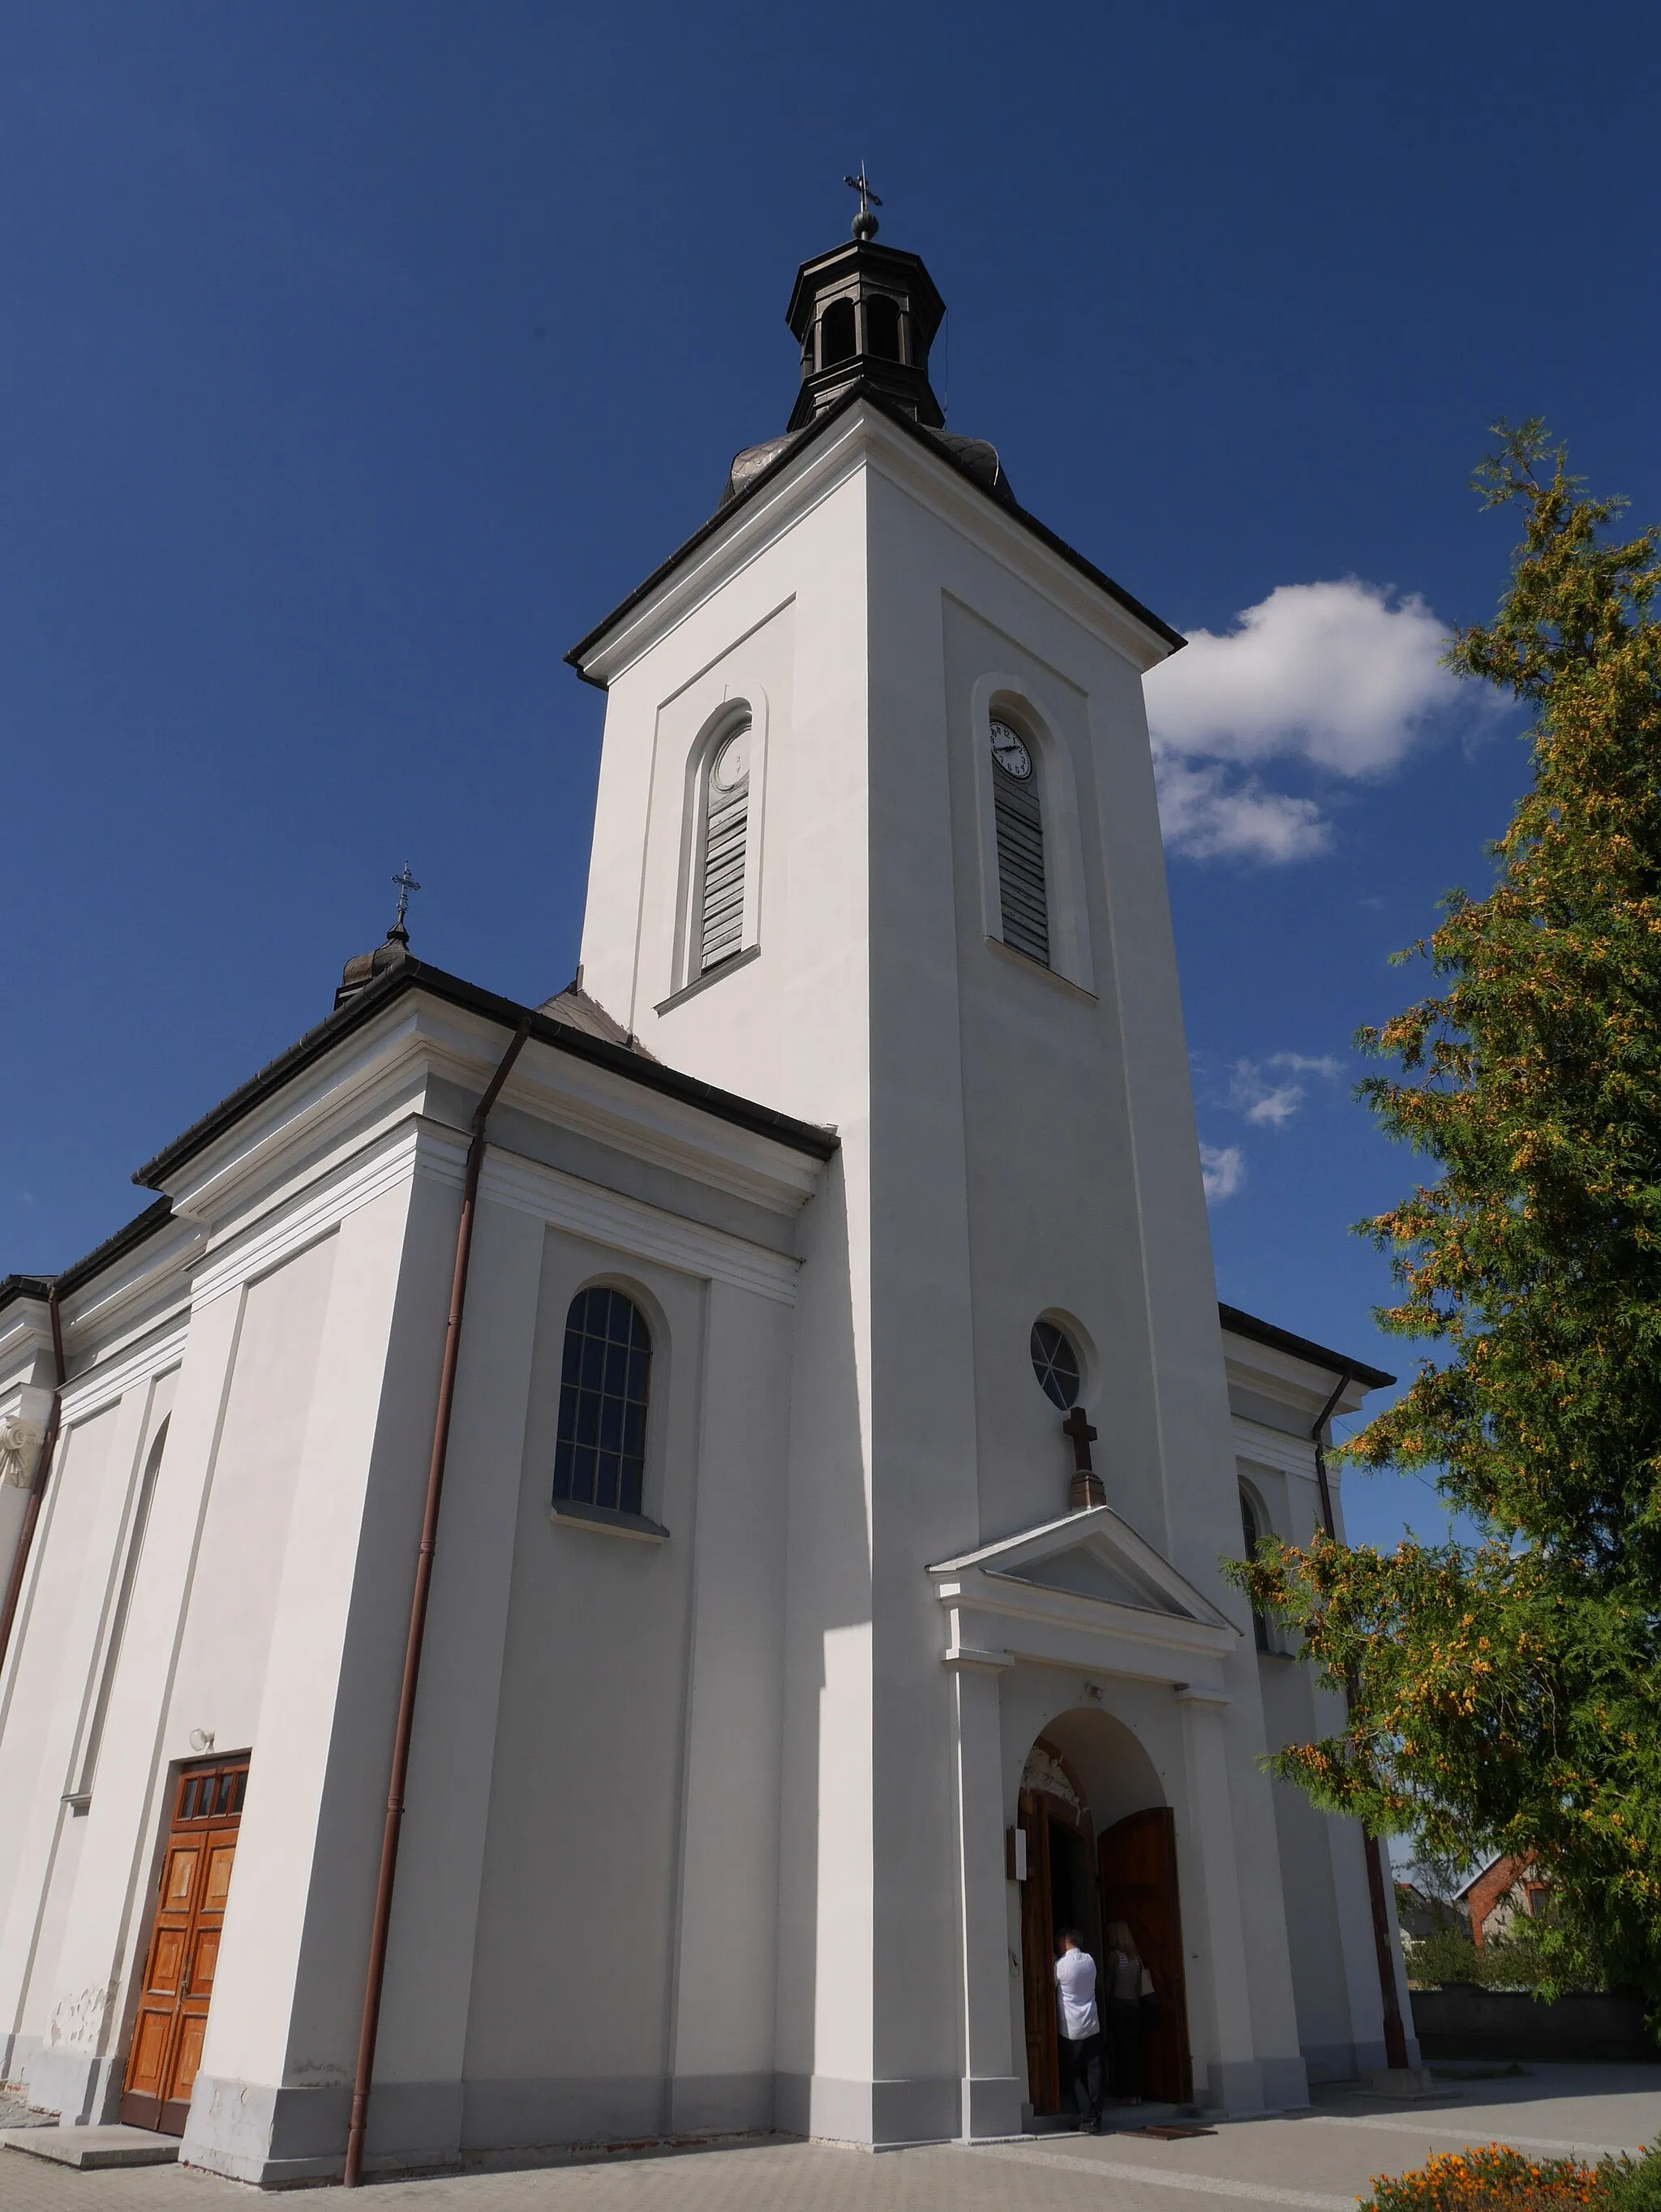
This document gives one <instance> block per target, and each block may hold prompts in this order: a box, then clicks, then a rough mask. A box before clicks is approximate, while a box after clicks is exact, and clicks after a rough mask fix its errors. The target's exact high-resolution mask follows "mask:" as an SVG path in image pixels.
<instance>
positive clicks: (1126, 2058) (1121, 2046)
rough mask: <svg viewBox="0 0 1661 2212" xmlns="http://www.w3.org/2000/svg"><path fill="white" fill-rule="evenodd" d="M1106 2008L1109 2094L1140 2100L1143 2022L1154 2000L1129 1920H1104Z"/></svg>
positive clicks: (1129, 2101) (1129, 2100)
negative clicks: (1105, 1938)
mask: <svg viewBox="0 0 1661 2212" xmlns="http://www.w3.org/2000/svg"><path fill="white" fill-rule="evenodd" d="M1103 1983H1104V1987H1103V1990H1102V1995H1103V1997H1104V1998H1105V2000H1106V2007H1107V2079H1108V2086H1109V2090H1110V2093H1111V2094H1112V2095H1113V2096H1115V2097H1123V2098H1124V2100H1125V2102H1126V2103H1127V2104H1131V2105H1139V2104H1140V2103H1141V2102H1142V2023H1143V2015H1144V2013H1145V2012H1148V2011H1150V2010H1151V2009H1152V2008H1153V2005H1154V2003H1155V1993H1154V1978H1153V1976H1152V1975H1151V1974H1150V1973H1149V1971H1148V1969H1147V1967H1146V1966H1143V1963H1142V1954H1141V1953H1140V1952H1139V1951H1138V1950H1137V1939H1136V1937H1135V1936H1133V1935H1132V1934H1131V1927H1130V1923H1129V1922H1128V1921H1125V1920H1112V1921H1109V1923H1107V1961H1106V1972H1105V1974H1104V1976H1103Z"/></svg>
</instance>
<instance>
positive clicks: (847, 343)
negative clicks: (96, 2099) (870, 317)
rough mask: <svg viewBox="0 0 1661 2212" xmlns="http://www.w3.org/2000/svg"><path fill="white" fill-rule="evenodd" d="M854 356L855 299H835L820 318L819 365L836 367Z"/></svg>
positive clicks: (821, 366)
mask: <svg viewBox="0 0 1661 2212" xmlns="http://www.w3.org/2000/svg"><path fill="white" fill-rule="evenodd" d="M853 356H854V335H853V301H852V300H833V301H831V303H830V305H829V307H827V308H826V310H825V312H824V313H823V314H822V315H821V317H820V318H819V366H820V368H835V366H836V364H837V362H840V361H852V359H853Z"/></svg>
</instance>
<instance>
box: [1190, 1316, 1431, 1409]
mask: <svg viewBox="0 0 1661 2212" xmlns="http://www.w3.org/2000/svg"><path fill="white" fill-rule="evenodd" d="M1217 1312H1218V1314H1219V1316H1221V1318H1222V1325H1223V1327H1224V1328H1225V1329H1227V1330H1228V1333H1229V1334H1230V1335H1231V1336H1245V1337H1249V1338H1250V1339H1251V1340H1252V1343H1253V1344H1266V1345H1268V1346H1269V1347H1270V1350H1271V1351H1274V1352H1290V1353H1291V1355H1292V1357H1293V1358H1294V1359H1306V1360H1307V1361H1308V1362H1309V1364H1310V1365H1311V1366H1312V1367H1325V1370H1327V1372H1328V1374H1329V1375H1348V1376H1352V1377H1353V1378H1354V1380H1355V1382H1357V1383H1366V1385H1367V1389H1369V1390H1387V1389H1389V1387H1390V1385H1391V1383H1393V1382H1394V1381H1395V1380H1396V1377H1395V1376H1393V1375H1386V1374H1385V1371H1384V1370H1383V1368H1382V1367H1369V1366H1368V1365H1367V1362H1366V1361H1365V1360H1364V1359H1351V1358H1349V1355H1348V1354H1347V1353H1345V1352H1329V1351H1328V1350H1327V1348H1326V1346H1325V1345H1324V1344H1312V1343H1311V1341H1310V1340H1309V1339H1308V1338H1307V1337H1306V1336H1294V1335H1293V1334H1292V1332H1291V1330H1290V1329H1289V1328H1276V1326H1275V1324H1274V1322H1272V1321H1259V1320H1258V1317H1257V1316H1256V1315H1255V1314H1249V1313H1242V1312H1241V1311H1240V1308H1239V1307H1238V1306H1226V1305H1224V1304H1222V1301H1221V1299H1219V1301H1218V1303H1217Z"/></svg>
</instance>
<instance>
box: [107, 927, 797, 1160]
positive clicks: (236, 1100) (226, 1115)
mask: <svg viewBox="0 0 1661 2212" xmlns="http://www.w3.org/2000/svg"><path fill="white" fill-rule="evenodd" d="M417 990H419V991H426V992H427V993H429V994H431V995H432V996H433V998H435V999H442V1000H444V1001H445V1002H446V1005H449V1006H463V1007H465V1008H466V1009H467V1011H468V1012H470V1013H476V1014H482V1015H483V1016H484V1017H485V1018H486V1019H487V1020H489V1021H494V1022H496V1023H498V1024H500V1026H501V1027H502V1028H503V1029H508V1030H511V1029H516V1028H517V1027H518V1024H519V1023H520V1022H522V1021H523V1022H525V1023H526V1024H528V1025H529V1030H530V1036H532V1037H533V1038H534V1039H535V1040H536V1042H537V1043H539V1044H547V1045H552V1046H553V1047H554V1048H555V1051H556V1052H566V1053H569V1054H571V1055H572V1057H573V1059H576V1060H591V1061H592V1062H593V1063H594V1064H595V1065H596V1066H600V1067H609V1068H610V1069H611V1070H612V1071H613V1073H615V1074H618V1075H621V1076H623V1077H624V1078H626V1079H627V1081H629V1082H630V1083H639V1084H641V1085H644V1086H645V1087H646V1090H648V1091H658V1092H660V1093H661V1094H662V1095H663V1096H664V1097H669V1098H677V1099H680V1100H681V1101H682V1103H685V1104H686V1105H688V1106H695V1107H698V1108H700V1109H702V1111H703V1112H705V1113H706V1114H713V1115H716V1116H717V1118H718V1120H721V1121H730V1122H732V1123H734V1124H735V1125H736V1126H737V1127H739V1128H741V1129H751V1130H754V1131H755V1133H756V1134H757V1135H758V1136H763V1137H771V1138H773V1139H774V1140H775V1141H776V1142H777V1143H779V1144H781V1145H788V1146H791V1148H792V1150H794V1151H796V1152H806V1153H808V1154H809V1155H810V1157H811V1158H815V1159H820V1160H827V1159H828V1158H830V1156H831V1154H832V1153H833V1152H835V1150H836V1147H837V1138H836V1133H835V1131H834V1130H833V1129H825V1128H821V1127H818V1126H817V1125H816V1124H815V1123H813V1122H810V1121H797V1120H796V1119H795V1118H794V1117H793V1116H792V1115H789V1114H780V1113H777V1112H775V1110H774V1109H773V1108H772V1107H771V1106H758V1105H756V1104H755V1102H754V1101H753V1100H751V1099H749V1098H740V1097H736V1096H735V1095H734V1093H733V1092H731V1091H719V1090H717V1088H716V1087H715V1085H713V1084H712V1083H700V1081H699V1080H698V1079H697V1078H696V1077H695V1076H691V1075H682V1074H681V1073H678V1072H677V1071H676V1069H674V1068H672V1067H665V1066H664V1064H663V1062H662V1061H661V1060H653V1059H652V1058H651V1057H650V1055H649V1054H646V1053H643V1052H638V1051H635V1050H633V1049H632V1048H630V1047H629V1046H627V1045H625V1044H614V1043H612V1042H610V1041H609V1039H607V1038H605V1037H602V1036H591V1035H589V1034H587V1033H586V1032H585V1031H584V1030H580V1029H578V1028H576V1027H574V1026H573V1024H570V1023H569V1022H566V1021H561V1020H560V1019H558V1018H556V1017H555V1016H553V1015H550V1014H548V1013H545V1012H538V1011H536V1009H533V1008H531V1007H530V1006H518V1005H517V1004H516V1003H515V1001H514V1000H512V999H504V998H501V997H499V996H498V994H496V993H495V992H494V991H485V990H482V989H481V988H480V987H479V986H478V985H477V984H476V983H467V982H464V981H463V980H462V978H461V977H460V976H459V975H446V973H445V971H444V970H443V969H441V968H429V967H428V966H427V963H426V962H425V961H422V960H415V959H412V958H411V957H410V956H409V954H408V953H403V954H401V957H399V958H398V960H397V962H396V963H394V964H393V965H392V966H391V967H389V968H388V969H386V970H385V973H384V974H382V975H378V976H377V977H376V978H375V980H374V981H373V982H372V983H370V984H368V985H367V987H365V988H364V989H363V990H361V991H359V992H357V993H356V994H355V995H354V996H353V997H352V998H350V999H349V1000H347V1002H346V1004H345V1005H344V1006H342V1007H340V1008H339V1009H338V1010H337V1011H336V1012H334V1013H332V1014H330V1016H329V1018H328V1019H327V1020H326V1021H322V1022H319V1023H318V1025H317V1027H316V1028H315V1029H314V1030H307V1031H306V1035H305V1036H303V1037H301V1038H300V1042H298V1043H297V1044H292V1045H290V1046H289V1048H288V1051H287V1052H285V1053H282V1054H279V1056H278V1057H277V1058H276V1060H272V1061H271V1062H270V1065H269V1066H265V1067H262V1068H261V1069H260V1071H259V1073H258V1075H255V1076H252V1077H251V1078H250V1079H249V1080H248V1081H247V1082H246V1083H245V1084H244V1085H242V1087H241V1089H240V1090H239V1091H233V1092H232V1093H231V1095H230V1097H228V1098H226V1099H223V1100H221V1103H220V1104H218V1105H217V1106H215V1108H214V1109H213V1110H212V1112H211V1113H209V1114H204V1115H203V1117H202V1119H201V1120H200V1121H196V1122H193V1123H192V1124H191V1127H189V1128H188V1129H186V1130H185V1133H184V1135H183V1136H181V1137H176V1138H175V1139H173V1143H172V1144H171V1145H169V1146H167V1148H166V1149H165V1150H164V1151H162V1152H158V1153H157V1154H156V1156H155V1158H154V1159H153V1160H147V1161H146V1162H145V1163H144V1164H143V1166H142V1168H140V1169H139V1170H138V1171H137V1173H136V1175H135V1176H134V1177H133V1181H134V1182H136V1183H142V1184H143V1185H145V1186H146V1187H147V1188H149V1189H151V1190H156V1189H159V1188H161V1182H160V1178H161V1176H166V1175H171V1174H172V1173H173V1170H175V1169H176V1168H179V1167H181V1166H182V1165H183V1164H184V1163H185V1161H186V1160H188V1159H191V1158H193V1157H194V1156H195V1154H197V1152H201V1151H203V1149H204V1148H205V1147H206V1146H209V1145H210V1144H211V1143H212V1142H213V1140H214V1139H215V1137H217V1136H219V1135H221V1133H223V1132H224V1131H225V1130H227V1129H228V1128H231V1127H233V1126H234V1124H235V1123H236V1122H238V1121H240V1120H241V1118H242V1116H243V1115H245V1114H246V1113H248V1112H250V1111H251V1110H252V1108H254V1107H255V1106H257V1105H258V1104H259V1103H260V1102H261V1101H262V1100H263V1099H266V1098H269V1097H270V1096H271V1094H272V1093H273V1092H274V1091H280V1090H281V1089H282V1086H283V1085H284V1084H285V1083H288V1082H290V1081H292V1080H293V1079H294V1077H295V1076H296V1075H298V1074H299V1073H300V1072H301V1070H302V1069H304V1068H306V1067H309V1066H312V1062H313V1061H315V1060H321V1059H322V1057H323V1055H324V1054H325V1053H327V1052H331V1051H332V1050H333V1049H334V1048H335V1046H336V1044H338V1043H339V1042H340V1041H341V1039H342V1038H343V1037H347V1036H351V1034H352V1032H353V1031H354V1030H359V1029H361V1028H362V1027H363V1025H364V1024H365V1023H366V1022H367V1021H369V1020H370V1019H372V1018H373V1016H374V1015H376V1014H378V1013H379V1012H380V1010H381V1008H382V1007H383V1006H390V1005H391V1004H392V1002H393V1001H394V1000H397V999H401V998H403V996H404V994H406V993H407V992H409V991H417Z"/></svg>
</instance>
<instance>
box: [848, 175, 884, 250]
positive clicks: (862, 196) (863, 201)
mask: <svg viewBox="0 0 1661 2212" xmlns="http://www.w3.org/2000/svg"><path fill="white" fill-rule="evenodd" d="M842 181H843V183H844V184H845V185H846V186H847V187H848V190H849V191H853V192H858V195H859V212H858V215H857V216H855V217H854V219H853V234H854V236H855V237H856V238H875V237H876V216H874V215H873V214H872V213H871V210H872V209H873V208H880V207H881V206H882V196H881V195H880V194H879V193H877V192H874V191H872V190H871V188H870V180H869V179H868V178H867V177H866V175H865V164H864V161H861V162H860V164H859V174H858V176H857V177H844V178H843V179H842Z"/></svg>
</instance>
